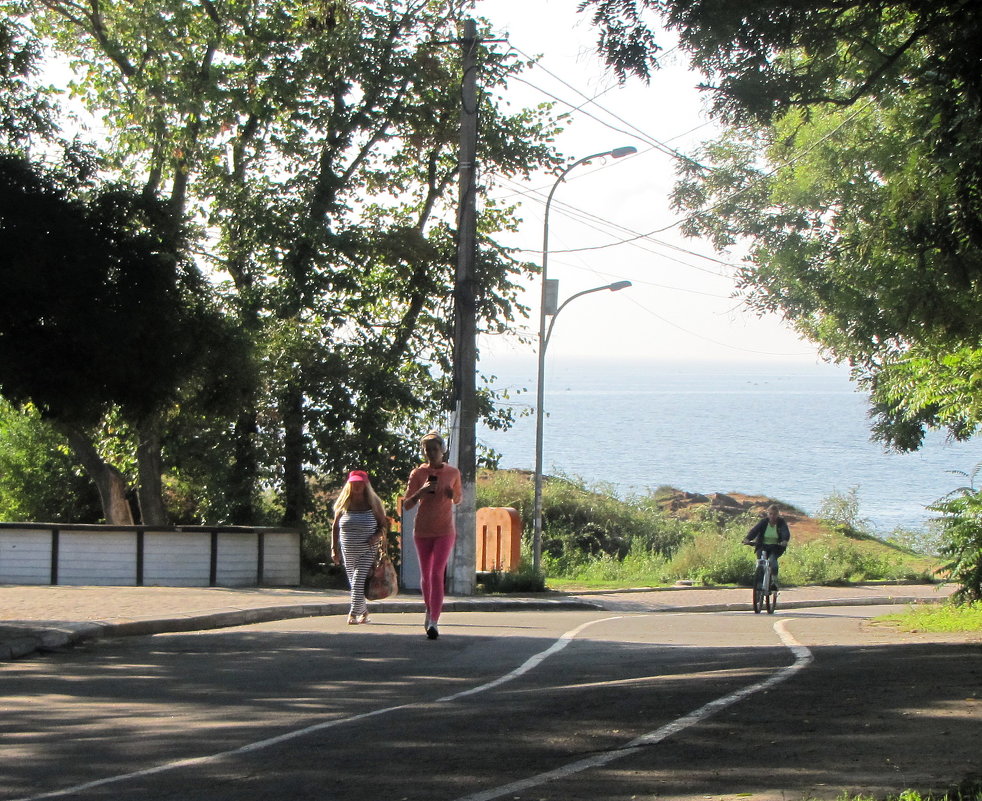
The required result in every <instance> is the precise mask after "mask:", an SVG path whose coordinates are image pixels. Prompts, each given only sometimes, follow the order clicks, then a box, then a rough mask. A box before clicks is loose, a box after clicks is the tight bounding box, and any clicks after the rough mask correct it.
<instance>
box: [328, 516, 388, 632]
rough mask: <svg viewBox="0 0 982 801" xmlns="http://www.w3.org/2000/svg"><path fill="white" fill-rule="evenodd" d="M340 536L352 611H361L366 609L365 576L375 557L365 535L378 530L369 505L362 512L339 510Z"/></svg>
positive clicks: (373, 533)
mask: <svg viewBox="0 0 982 801" xmlns="http://www.w3.org/2000/svg"><path fill="white" fill-rule="evenodd" d="M338 528H339V529H340V540H341V558H342V559H343V560H344V570H345V572H346V573H347V574H348V582H349V583H350V584H351V612H350V614H352V615H362V614H365V612H367V611H368V604H367V603H366V602H365V580H366V579H367V578H368V571H369V570H371V569H372V562H373V561H374V560H375V548H373V547H371V546H370V545H369V544H368V540H369V538H371V537H373V536H374V535H375V533H376V532H377V531H378V520H376V518H375V513H374V512H373V511H372V510H371V509H366V510H365V511H364V512H348V511H345V512H342V513H341V518H340V519H339V521H338Z"/></svg>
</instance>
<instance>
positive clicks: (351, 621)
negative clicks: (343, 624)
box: [348, 615, 359, 626]
mask: <svg viewBox="0 0 982 801" xmlns="http://www.w3.org/2000/svg"><path fill="white" fill-rule="evenodd" d="M358 622H359V621H358V618H357V617H356V616H355V615H348V625H349V626H356V625H358Z"/></svg>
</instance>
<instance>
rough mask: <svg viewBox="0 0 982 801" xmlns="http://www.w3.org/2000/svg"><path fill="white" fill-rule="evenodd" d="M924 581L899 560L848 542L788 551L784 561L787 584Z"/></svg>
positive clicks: (812, 544) (814, 544) (826, 542)
mask: <svg viewBox="0 0 982 801" xmlns="http://www.w3.org/2000/svg"><path fill="white" fill-rule="evenodd" d="M901 579H924V576H923V575H922V574H921V573H920V572H919V571H917V570H916V569H914V568H912V567H910V566H909V565H907V564H906V563H905V562H904V561H903V560H900V559H894V560H891V559H888V558H885V557H882V556H878V555H876V554H874V553H872V552H870V551H869V550H865V549H862V548H860V547H858V546H857V545H854V544H852V543H849V542H833V541H831V540H815V541H813V542H808V543H804V544H800V545H793V546H792V547H790V548H788V550H787V552H786V554H785V556H784V557H782V559H781V580H782V581H783V582H785V583H787V584H850V583H854V582H859V581H885V580H901Z"/></svg>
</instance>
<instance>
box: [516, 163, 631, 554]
mask: <svg viewBox="0 0 982 801" xmlns="http://www.w3.org/2000/svg"><path fill="white" fill-rule="evenodd" d="M637 152H638V149H637V148H636V147H631V146H628V147H616V148H614V149H613V150H605V151H604V152H603V153H594V154H593V155H592V156H586V157H585V158H582V159H578V160H576V161H574V162H573V163H572V164H570V165H569V166H568V167H566V168H565V169H564V170H563V171H562V172H561V173H560V174H559V177H558V178H556V181H555V183H553V185H552V188H551V189H550V190H549V197H548V198H546V213H545V220H544V222H543V224H542V299H541V303H540V304H539V366H538V371H537V379H536V380H537V387H536V400H535V506H534V513H533V514H534V518H533V529H532V568H533V570H535V571H536V572H538V571H539V565H540V563H541V561H542V424H543V416H542V399H543V395H544V382H543V378H544V375H545V367H546V346H547V345H548V344H549V336H550V335H551V334H552V326H553V324H554V323H555V322H556V316H557V315H558V314H559V311H560V310H561V309H562V308H564V307H565V306H566V304H567V303H569V302H570V301H571V300H573V299H574V298H578V297H580V296H581V295H586V294H589V293H590V292H599V291H601V290H603V289H609V290H611V291H612V292H616V291H617V290H619V289H624V288H625V287H628V286H630V285H631V284H630V282H629V281H618V282H616V283H614V284H608V285H606V286H601V287H596V288H595V289H588V290H586V291H585V292H578V293H577V294H575V295H573V296H571V297H570V298H568V299H567V300H566V301H565V302H564V303H563V304H562V306H559V307H558V308H555V299H552V303H550V299H551V298H550V294H549V283H550V282H549V281H547V280H546V279H547V278H548V275H547V269H548V262H549V208H550V206H551V205H552V196H553V195H554V194H555V193H556V190H557V189H558V188H559V185H560V184H561V183H562V182H563V181H564V180H565V179H566V176H567V174H568V173H569V171H570V170H572V169H573V168H574V167H578V166H579V165H580V164H586V163H587V162H589V161H593V160H594V159H599V158H604V157H605V156H610V157H611V158H615V159H619V158H623V157H624V156H630V155H631V154H632V153H637ZM550 309H553V310H552V311H550ZM547 314H550V315H551V316H552V322H551V323H550V324H549V328H548V330H547V329H546V315H547Z"/></svg>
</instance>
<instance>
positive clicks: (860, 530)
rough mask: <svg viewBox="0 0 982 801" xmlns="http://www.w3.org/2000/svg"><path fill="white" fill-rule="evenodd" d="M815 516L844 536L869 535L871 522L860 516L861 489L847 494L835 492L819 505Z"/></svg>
mask: <svg viewBox="0 0 982 801" xmlns="http://www.w3.org/2000/svg"><path fill="white" fill-rule="evenodd" d="M815 516H816V517H817V518H818V519H819V520H821V521H822V522H823V523H826V524H827V525H828V526H829V527H831V528H834V529H835V530H837V531H839V532H841V533H842V534H847V535H848V534H850V533H856V534H868V533H869V529H870V524H869V520H867V519H866V518H865V517H860V515H859V487H850V488H849V490H848V491H847V492H845V493H841V492H833V493H831V494H830V495H827V496H825V498H823V499H822V502H821V503H820V504H819V507H818V511H817V512H816V513H815Z"/></svg>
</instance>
